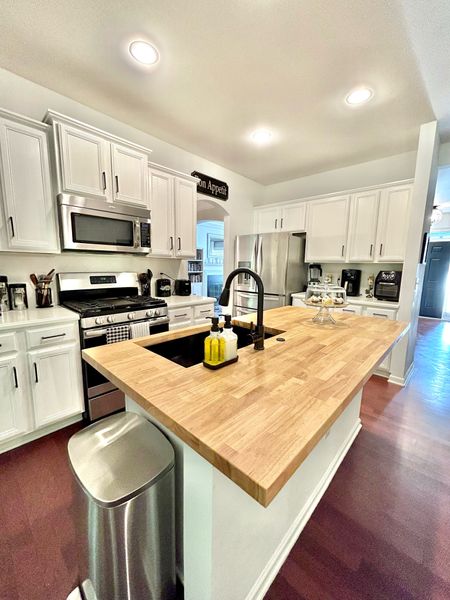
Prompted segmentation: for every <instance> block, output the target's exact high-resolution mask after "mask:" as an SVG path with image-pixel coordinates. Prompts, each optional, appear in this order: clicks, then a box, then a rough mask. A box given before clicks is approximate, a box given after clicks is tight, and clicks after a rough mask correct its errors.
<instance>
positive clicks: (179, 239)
mask: <svg viewBox="0 0 450 600" xmlns="http://www.w3.org/2000/svg"><path fill="white" fill-rule="evenodd" d="M177 240H178V250H181V238H180V237H179V238H177Z"/></svg>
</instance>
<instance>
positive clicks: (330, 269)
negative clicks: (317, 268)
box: [321, 263, 403, 295]
mask: <svg viewBox="0 0 450 600" xmlns="http://www.w3.org/2000/svg"><path fill="white" fill-rule="evenodd" d="M321 266H322V280H323V279H324V277H325V275H326V274H327V273H331V274H332V275H333V283H334V284H339V283H340V280H341V276H342V269H360V271H361V289H360V293H361V294H362V295H364V291H365V289H366V288H367V278H368V277H369V275H374V276H375V277H376V276H377V275H378V273H379V271H402V270H403V263H392V264H388V263H376V264H375V263H360V264H357V263H321Z"/></svg>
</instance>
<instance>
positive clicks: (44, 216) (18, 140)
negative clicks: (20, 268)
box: [0, 111, 59, 252]
mask: <svg viewBox="0 0 450 600" xmlns="http://www.w3.org/2000/svg"><path fill="white" fill-rule="evenodd" d="M7 114H8V113H7V112H6V111H5V112H3V111H2V112H1V113H0V161H1V172H0V185H1V196H2V199H3V216H4V224H3V235H2V248H3V249H4V250H14V251H28V252H32V251H38V252H59V246H58V235H57V230H56V216H55V212H56V211H55V202H54V198H53V190H52V184H51V174H50V162H49V145H48V137H47V135H48V129H49V127H48V126H46V125H43V124H42V123H38V122H34V121H32V120H31V119H26V118H25V117H24V118H21V117H18V116H15V115H11V118H7V116H6V115H7ZM0 222H1V219H0Z"/></svg>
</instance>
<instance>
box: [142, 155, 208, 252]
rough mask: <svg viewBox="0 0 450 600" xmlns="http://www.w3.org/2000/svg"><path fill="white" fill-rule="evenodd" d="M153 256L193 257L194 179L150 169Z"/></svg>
mask: <svg viewBox="0 0 450 600" xmlns="http://www.w3.org/2000/svg"><path fill="white" fill-rule="evenodd" d="M148 180H149V187H150V209H151V220H152V242H151V245H152V255H154V256H167V257H180V258H181V257H183V258H188V257H195V255H196V247H197V236H196V227H197V184H196V182H195V181H194V180H192V179H189V178H183V177H181V176H178V175H176V174H175V175H174V174H172V172H170V170H167V171H163V170H159V169H155V168H153V167H150V168H149V178H148Z"/></svg>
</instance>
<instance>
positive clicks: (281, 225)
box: [280, 217, 284, 229]
mask: <svg viewBox="0 0 450 600" xmlns="http://www.w3.org/2000/svg"><path fill="white" fill-rule="evenodd" d="M283 221H284V217H281V221H280V229H283Z"/></svg>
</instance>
